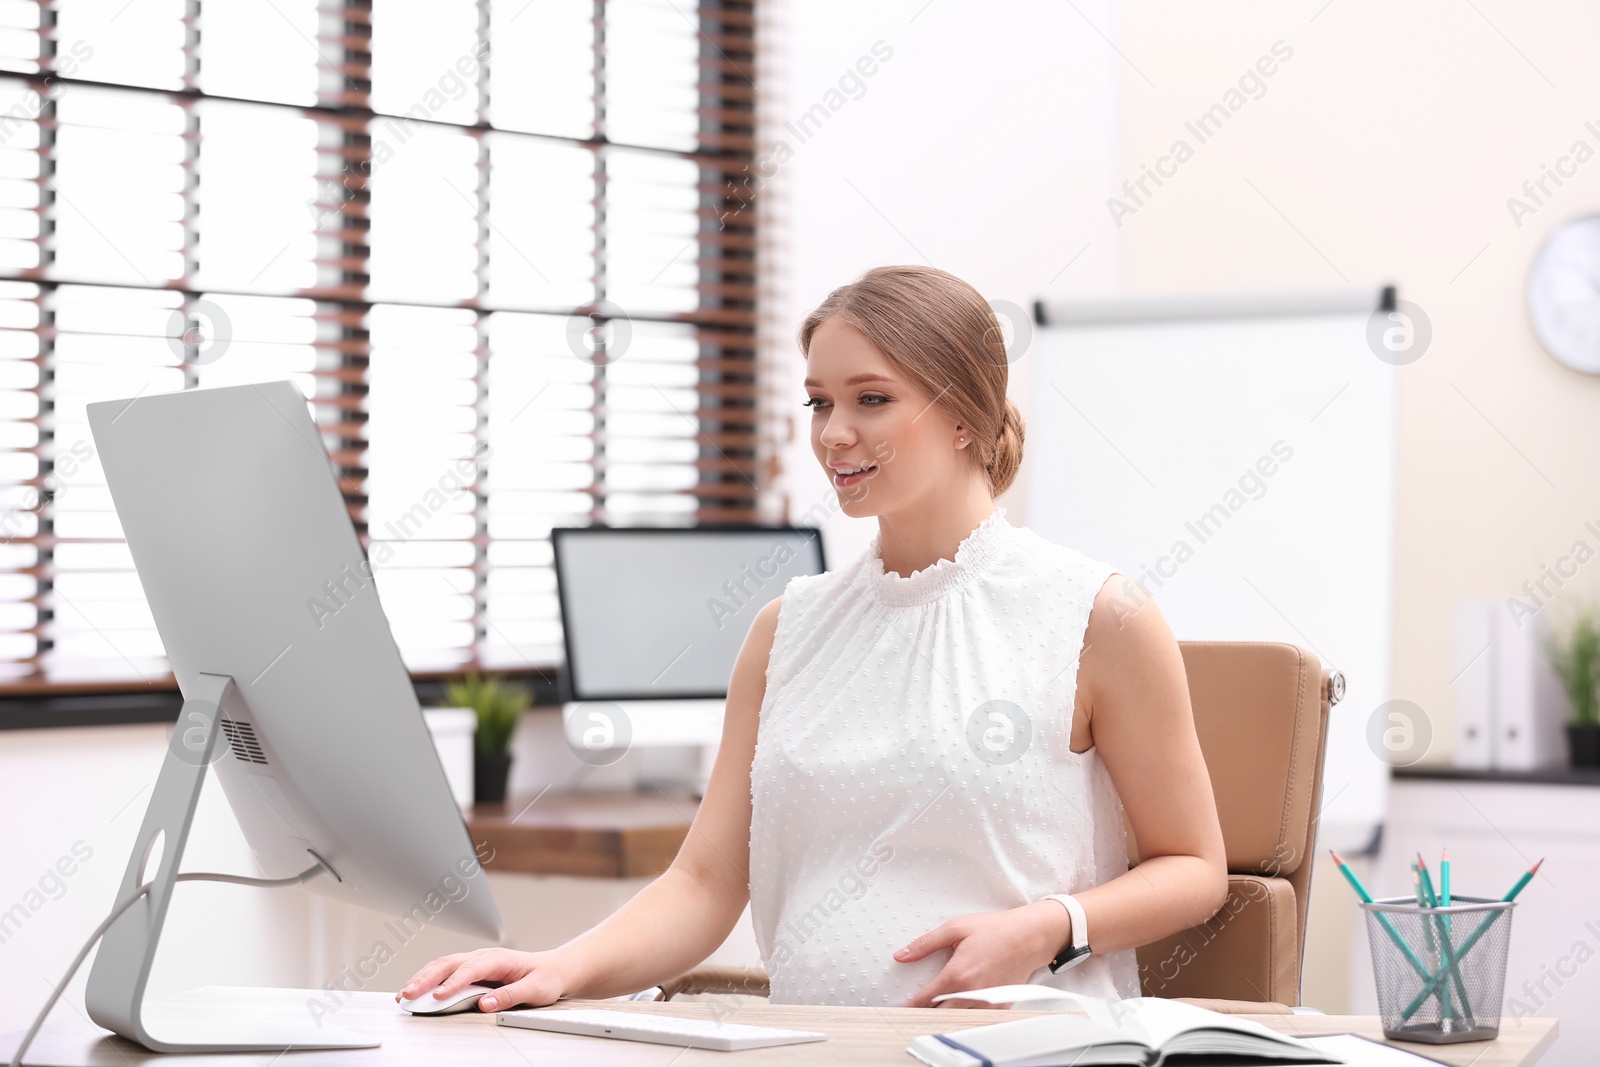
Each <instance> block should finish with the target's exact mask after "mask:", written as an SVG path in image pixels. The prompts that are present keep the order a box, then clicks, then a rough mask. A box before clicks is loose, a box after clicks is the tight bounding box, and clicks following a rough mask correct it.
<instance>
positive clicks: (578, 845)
mask: <svg viewBox="0 0 1600 1067" xmlns="http://www.w3.org/2000/svg"><path fill="white" fill-rule="evenodd" d="M699 810H700V801H699V800H697V799H696V798H695V797H694V796H692V795H690V794H689V793H663V792H660V791H659V790H654V789H652V790H649V791H645V792H632V791H629V792H620V791H616V792H612V791H608V792H600V791H596V792H587V793H556V792H550V793H546V794H544V795H542V796H538V797H537V798H536V797H531V796H529V797H512V798H510V799H509V800H507V801H506V802H505V803H503V804H478V805H475V806H474V807H473V809H472V812H471V814H469V815H468V816H467V832H468V833H469V834H471V835H472V840H473V841H474V842H476V843H479V844H483V843H487V844H488V845H489V847H490V848H492V849H494V855H493V857H492V858H490V859H489V860H488V861H487V862H485V863H484V867H486V868H487V869H488V870H491V871H517V872H520V873H523V874H568V875H583V876H586V877H590V878H650V877H654V876H655V875H658V874H660V873H661V872H662V871H665V870H666V869H667V868H668V867H669V866H671V864H672V859H673V857H674V856H676V855H677V854H678V849H679V848H680V847H682V845H683V842H684V839H685V838H686V837H688V836H689V824H690V823H692V822H693V821H694V816H695V812H697V811H699Z"/></svg>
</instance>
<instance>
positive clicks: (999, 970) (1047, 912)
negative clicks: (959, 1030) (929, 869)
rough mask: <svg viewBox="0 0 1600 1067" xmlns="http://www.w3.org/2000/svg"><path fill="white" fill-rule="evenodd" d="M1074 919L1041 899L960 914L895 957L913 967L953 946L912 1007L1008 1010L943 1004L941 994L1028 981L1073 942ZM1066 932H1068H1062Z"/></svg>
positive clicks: (974, 1003)
mask: <svg viewBox="0 0 1600 1067" xmlns="http://www.w3.org/2000/svg"><path fill="white" fill-rule="evenodd" d="M1071 924H1072V920H1071V917H1070V916H1068V915H1067V911H1066V909H1065V908H1063V907H1062V906H1061V905H1060V904H1058V903H1056V902H1055V901H1053V900H1040V901H1035V902H1034V903H1032V904H1024V905H1022V906H1021V907H1018V908H1009V909H1007V910H1006V911H984V912H978V913H976V914H973V915H960V916H957V917H956V918H954V919H951V920H950V921H949V922H946V923H942V924H940V925H939V926H937V927H935V928H934V929H932V930H930V931H928V932H927V933H925V934H923V935H922V936H921V937H917V938H914V939H913V940H912V942H911V943H910V944H909V945H907V946H906V947H905V948H903V949H901V950H900V951H899V952H897V953H895V956H894V958H895V959H896V960H898V961H899V962H901V963H913V962H915V961H917V960H920V959H922V958H923V957H924V956H926V955H927V954H928V953H930V952H935V951H937V950H939V949H941V948H945V947H947V946H954V947H955V951H954V952H953V953H951V955H950V959H949V960H948V961H947V962H946V963H945V965H944V966H943V967H942V968H940V970H939V973H938V974H936V975H934V976H933V980H932V981H931V982H929V983H928V984H927V985H925V986H923V987H922V988H921V989H919V990H917V992H916V993H915V994H914V995H912V997H911V999H909V1000H907V1001H906V1003H905V1006H906V1007H908V1008H931V1007H935V1006H937V1007H940V1008H1009V1007H1011V1005H1010V1004H988V1003H985V1002H983V1001H981V1000H960V999H954V1000H941V1001H940V1002H939V1003H938V1004H937V1005H935V1004H934V1003H933V998H934V997H936V996H938V995H940V994H941V993H955V992H959V991H961V990H964V989H984V988H987V987H989V986H997V985H1014V984H1021V983H1025V982H1027V980H1028V979H1029V977H1031V976H1032V974H1033V972H1034V971H1037V970H1038V969H1039V968H1040V967H1043V966H1044V965H1045V964H1047V963H1049V962H1050V961H1051V960H1053V959H1055V957H1056V952H1057V951H1058V950H1059V947H1060V946H1061V945H1064V944H1066V943H1067V941H1068V940H1069V939H1070V931H1071ZM1063 931H1065V932H1063Z"/></svg>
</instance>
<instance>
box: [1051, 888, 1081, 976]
mask: <svg viewBox="0 0 1600 1067" xmlns="http://www.w3.org/2000/svg"><path fill="white" fill-rule="evenodd" d="M1046 899H1049V900H1056V901H1060V902H1061V906H1062V907H1064V908H1066V909H1067V914H1068V915H1070V916H1072V953H1071V955H1072V958H1071V959H1070V960H1068V961H1066V962H1065V963H1063V964H1062V965H1061V966H1062V968H1066V967H1071V966H1073V965H1074V964H1077V963H1080V962H1082V961H1083V960H1084V959H1085V958H1087V957H1088V955H1089V920H1088V919H1087V918H1086V917H1085V916H1084V914H1083V905H1082V904H1079V903H1078V898H1077V897H1074V896H1072V895H1071V894H1070V893H1051V894H1050V895H1049V897H1048V898H1046Z"/></svg>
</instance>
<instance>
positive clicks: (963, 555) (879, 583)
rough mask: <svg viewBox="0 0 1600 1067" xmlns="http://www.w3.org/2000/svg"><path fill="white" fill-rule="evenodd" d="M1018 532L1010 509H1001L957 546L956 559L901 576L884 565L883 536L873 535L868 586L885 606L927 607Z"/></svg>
mask: <svg viewBox="0 0 1600 1067" xmlns="http://www.w3.org/2000/svg"><path fill="white" fill-rule="evenodd" d="M1015 529H1016V527H1015V526H1012V525H1011V524H1010V523H1009V522H1007V521H1006V509H1005V508H1003V507H999V506H997V507H996V508H995V509H994V511H993V512H991V513H990V515H989V517H988V518H986V519H984V520H983V521H982V522H980V523H979V524H978V525H977V526H976V527H974V528H973V530H972V532H971V533H969V534H967V536H966V537H964V538H962V539H961V543H960V544H959V545H957V546H956V557H955V559H953V560H952V559H939V560H936V561H935V562H934V563H933V565H932V566H929V567H925V568H923V569H922V570H919V571H912V572H911V574H910V575H909V576H907V577H901V576H900V575H898V574H896V573H894V572H893V571H889V570H885V569H884V566H883V552H882V546H883V533H882V531H879V532H878V533H877V534H874V535H873V538H872V545H871V546H870V547H869V548H868V549H867V565H866V584H867V586H868V587H869V588H870V589H871V590H872V593H873V594H874V595H875V596H876V597H877V598H878V599H879V600H881V601H882V602H883V603H885V604H889V605H892V606H894V607H906V606H909V605H912V604H926V603H928V602H929V601H932V600H937V599H939V598H940V597H942V596H944V595H946V594H948V593H951V592H953V591H955V590H956V589H958V588H960V587H961V586H963V585H965V584H966V583H967V582H968V581H969V580H971V578H972V577H973V576H974V575H976V574H978V573H979V572H981V571H982V570H983V569H984V568H985V567H987V566H988V565H989V563H990V562H991V561H993V560H994V558H995V557H996V556H998V555H999V554H1000V552H1001V550H1002V549H1003V548H1004V546H1005V542H1006V540H1007V538H1008V537H1009V536H1010V534H1011V533H1012V532H1013V531H1014V530H1015Z"/></svg>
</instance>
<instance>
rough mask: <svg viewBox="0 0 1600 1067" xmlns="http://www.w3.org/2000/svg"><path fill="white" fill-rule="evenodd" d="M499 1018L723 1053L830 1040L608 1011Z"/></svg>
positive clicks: (545, 1011) (808, 1033)
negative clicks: (714, 1050)
mask: <svg viewBox="0 0 1600 1067" xmlns="http://www.w3.org/2000/svg"><path fill="white" fill-rule="evenodd" d="M495 1018H496V1019H497V1020H498V1021H499V1023H500V1025H502V1026H521V1027H524V1028H526V1029H528V1030H552V1031H554V1032H556V1033H558V1034H582V1035H585V1036H587V1037H615V1038H620V1039H621V1040H623V1041H650V1042H653V1043H654V1044H657V1045H683V1046H684V1047H686V1048H709V1049H716V1050H718V1051H721V1052H737V1051H739V1050H740V1049H747V1048H767V1047H768V1046H771V1045H796V1044H799V1043H800V1042H802V1041H825V1040H827V1037H828V1035H827V1034H822V1033H818V1032H816V1031H815V1030H780V1029H778V1028H776V1027H772V1026H747V1025H745V1024H744V1023H725V1022H718V1021H717V1020H715V1019H683V1018H679V1017H678V1016H675V1015H646V1014H644V1013H643V1012H631V1011H606V1010H605V1009H603V1008H564V1009H551V1008H523V1009H520V1010H517V1011H502V1012H498V1013H496V1015H495Z"/></svg>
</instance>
